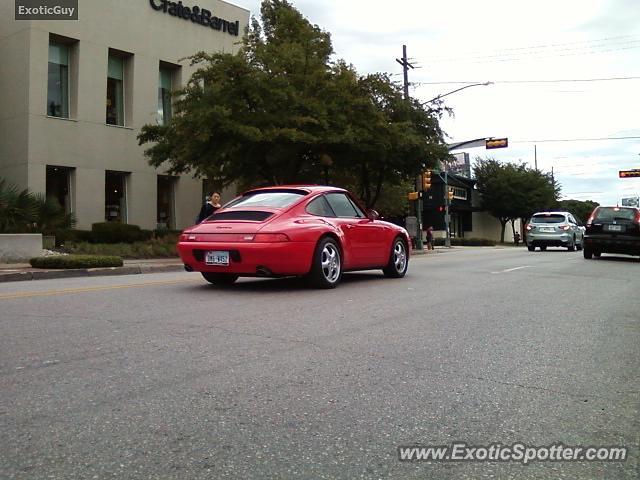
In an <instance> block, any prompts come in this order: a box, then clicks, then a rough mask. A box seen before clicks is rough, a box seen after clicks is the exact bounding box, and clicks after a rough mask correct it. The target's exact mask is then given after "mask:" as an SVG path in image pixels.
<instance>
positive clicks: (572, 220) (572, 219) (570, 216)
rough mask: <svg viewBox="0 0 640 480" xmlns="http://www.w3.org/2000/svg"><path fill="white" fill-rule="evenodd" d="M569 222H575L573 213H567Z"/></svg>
mask: <svg viewBox="0 0 640 480" xmlns="http://www.w3.org/2000/svg"><path fill="white" fill-rule="evenodd" d="M569 222H571V223H576V219H575V218H573V215H569Z"/></svg>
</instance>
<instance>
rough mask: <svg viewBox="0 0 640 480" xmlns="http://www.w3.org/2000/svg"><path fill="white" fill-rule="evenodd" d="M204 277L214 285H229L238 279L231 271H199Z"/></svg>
mask: <svg viewBox="0 0 640 480" xmlns="http://www.w3.org/2000/svg"><path fill="white" fill-rule="evenodd" d="M200 273H202V276H203V277H204V279H205V280H206V281H207V282H209V283H213V284H214V285H231V284H232V283H233V282H235V281H236V280H237V279H238V275H234V274H233V273H216V272H200Z"/></svg>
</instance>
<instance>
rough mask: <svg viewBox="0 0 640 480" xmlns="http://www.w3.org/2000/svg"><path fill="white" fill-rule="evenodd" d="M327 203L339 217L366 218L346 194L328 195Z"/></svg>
mask: <svg viewBox="0 0 640 480" xmlns="http://www.w3.org/2000/svg"><path fill="white" fill-rule="evenodd" d="M327 201H328V202H329V205H331V208H332V209H333V211H334V212H336V215H337V216H338V217H343V218H363V217H364V216H365V215H364V213H362V211H361V210H360V209H359V208H358V207H357V206H355V205H354V204H353V202H352V201H351V200H350V199H349V197H347V195H345V194H344V193H328V194H327Z"/></svg>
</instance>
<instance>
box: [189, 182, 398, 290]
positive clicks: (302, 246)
mask: <svg viewBox="0 0 640 480" xmlns="http://www.w3.org/2000/svg"><path fill="white" fill-rule="evenodd" d="M377 218H378V214H377V213H376V212H375V211H373V210H370V211H368V212H367V213H365V210H364V209H363V208H362V207H361V206H360V205H359V203H358V201H357V200H356V199H355V198H354V197H353V196H352V195H351V194H349V192H347V191H346V190H344V189H342V188H334V187H322V186H298V185H296V186H279V187H266V188H257V189H254V190H249V191H248V192H245V193H244V194H243V195H241V196H239V197H238V198H236V199H235V200H232V201H231V202H229V203H227V204H226V205H224V206H223V207H222V208H221V209H219V210H217V211H216V212H215V213H214V214H213V215H211V216H210V217H209V218H207V219H206V220H205V221H204V222H202V223H201V224H199V225H194V226H193V227H189V228H188V229H186V230H185V231H184V232H183V233H182V235H180V241H179V242H178V251H179V253H180V257H181V258H182V261H183V262H184V264H185V268H186V269H187V271H196V272H201V273H202V276H203V277H204V278H205V279H206V280H207V281H209V282H211V283H214V284H230V283H233V282H235V281H236V280H237V278H238V277H286V276H305V277H307V278H308V279H309V280H310V281H311V283H312V284H313V285H315V286H317V287H319V288H334V287H335V286H336V285H337V284H338V283H339V282H340V278H341V277H342V273H343V272H345V271H349V270H370V269H378V268H380V269H382V271H383V272H384V274H385V276H387V277H394V278H400V277H404V275H405V273H406V272H407V267H408V265H409V251H410V250H409V248H410V247H409V245H411V242H410V240H409V235H408V234H407V231H406V230H405V229H404V228H402V227H399V226H397V225H394V224H392V223H388V222H384V221H381V220H378V219H377Z"/></svg>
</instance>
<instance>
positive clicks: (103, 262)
mask: <svg viewBox="0 0 640 480" xmlns="http://www.w3.org/2000/svg"><path fill="white" fill-rule="evenodd" d="M29 263H30V264H31V266H32V267H33V268H56V269H57V268H61V269H66V268H99V267H121V266H122V258H120V257H113V256H107V255H54V256H50V257H36V258H32V259H31V260H29Z"/></svg>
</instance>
